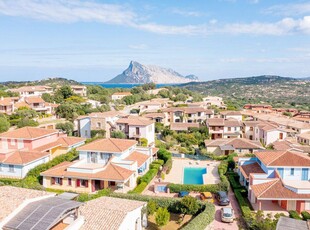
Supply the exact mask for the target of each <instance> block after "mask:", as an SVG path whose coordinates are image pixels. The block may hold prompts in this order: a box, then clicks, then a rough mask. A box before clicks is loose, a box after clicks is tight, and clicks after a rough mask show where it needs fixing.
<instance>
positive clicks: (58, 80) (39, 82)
mask: <svg viewBox="0 0 310 230" xmlns="http://www.w3.org/2000/svg"><path fill="white" fill-rule="evenodd" d="M0 84H1V85H4V86H10V85H14V86H24V85H81V83H79V82H77V81H74V80H69V79H66V78H61V77H55V78H46V79H42V80H37V81H6V82H0Z"/></svg>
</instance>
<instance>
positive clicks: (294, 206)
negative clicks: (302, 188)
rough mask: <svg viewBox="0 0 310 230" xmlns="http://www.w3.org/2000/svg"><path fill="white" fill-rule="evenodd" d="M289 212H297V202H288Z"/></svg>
mask: <svg viewBox="0 0 310 230" xmlns="http://www.w3.org/2000/svg"><path fill="white" fill-rule="evenodd" d="M287 210H296V200H288V201H287Z"/></svg>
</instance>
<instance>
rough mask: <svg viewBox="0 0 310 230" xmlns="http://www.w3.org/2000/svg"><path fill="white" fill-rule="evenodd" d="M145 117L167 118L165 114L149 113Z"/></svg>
mask: <svg viewBox="0 0 310 230" xmlns="http://www.w3.org/2000/svg"><path fill="white" fill-rule="evenodd" d="M144 117H147V118H157V117H160V118H165V117H166V116H165V114H164V113H147V114H145V115H144Z"/></svg>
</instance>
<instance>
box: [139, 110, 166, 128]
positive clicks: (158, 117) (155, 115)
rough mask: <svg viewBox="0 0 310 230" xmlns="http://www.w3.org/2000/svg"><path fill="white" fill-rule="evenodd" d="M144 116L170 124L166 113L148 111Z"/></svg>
mask: <svg viewBox="0 0 310 230" xmlns="http://www.w3.org/2000/svg"><path fill="white" fill-rule="evenodd" d="M143 117H145V118H148V119H151V120H153V121H155V122H158V123H162V124H164V125H168V124H167V122H166V120H167V118H166V115H165V113H146V114H144V115H143Z"/></svg>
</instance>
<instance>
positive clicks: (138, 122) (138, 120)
mask: <svg viewBox="0 0 310 230" xmlns="http://www.w3.org/2000/svg"><path fill="white" fill-rule="evenodd" d="M116 123H117V124H128V125H134V126H148V125H151V124H154V123H155V122H154V121H152V120H150V119H147V118H142V117H138V116H137V117H135V118H132V117H130V118H120V119H118V120H117V121H116Z"/></svg>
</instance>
